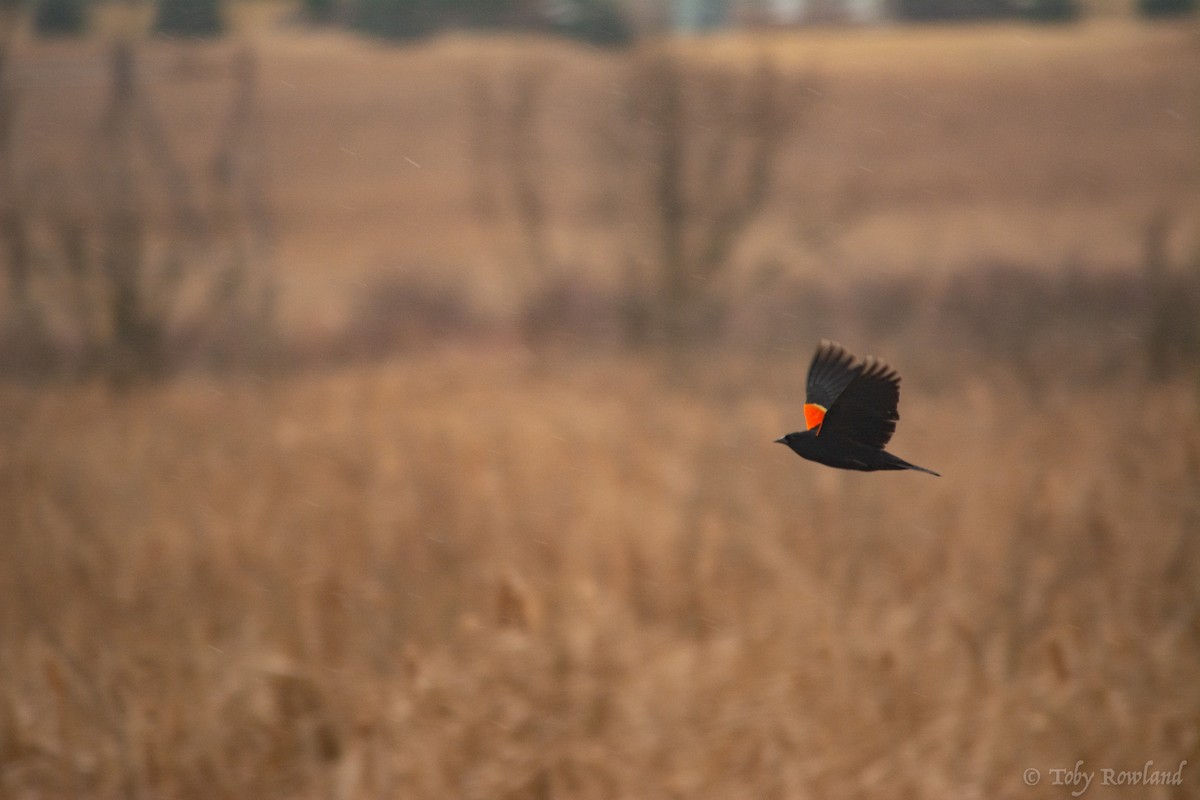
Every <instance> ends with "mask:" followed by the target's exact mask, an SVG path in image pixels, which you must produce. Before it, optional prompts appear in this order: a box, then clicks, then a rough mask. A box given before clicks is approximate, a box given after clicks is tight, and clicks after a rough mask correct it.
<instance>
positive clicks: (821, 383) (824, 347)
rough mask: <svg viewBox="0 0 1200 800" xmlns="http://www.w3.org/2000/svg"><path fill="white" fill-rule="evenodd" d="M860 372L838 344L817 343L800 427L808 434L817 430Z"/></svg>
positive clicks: (852, 359) (851, 358) (810, 366)
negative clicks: (818, 345) (802, 423)
mask: <svg viewBox="0 0 1200 800" xmlns="http://www.w3.org/2000/svg"><path fill="white" fill-rule="evenodd" d="M861 371H862V367H861V366H860V365H858V364H855V363H854V356H852V355H850V354H849V353H847V352H846V351H845V349H844V348H843V347H842V346H841V345H840V344H838V343H836V342H830V341H826V340H824V339H822V340H821V345H820V347H818V348H817V352H816V354H815V355H814V356H813V360H812V363H811V364H809V366H808V385H807V397H806V398H805V401H804V423H805V425H806V426H807V428H808V429H809V430H812V429H813V428H820V427H821V425H822V424H823V422H824V420H825V415H826V414H827V413H828V412H829V409H831V408H833V404H834V403H835V402H837V399H838V397H840V396H841V394H842V392H844V391H845V390H846V387H847V386H849V385H850V383H851V381H853V380H854V379H855V378H857V377H858V375H859V373H860V372H861Z"/></svg>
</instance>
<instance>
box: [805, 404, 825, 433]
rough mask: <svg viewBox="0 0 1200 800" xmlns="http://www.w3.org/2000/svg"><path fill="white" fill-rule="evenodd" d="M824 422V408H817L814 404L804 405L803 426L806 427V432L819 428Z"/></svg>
mask: <svg viewBox="0 0 1200 800" xmlns="http://www.w3.org/2000/svg"><path fill="white" fill-rule="evenodd" d="M824 421H825V406H819V405H817V404H816V403H805V404H804V424H805V425H806V426H808V430H810V431H811V430H812V429H813V428H820V427H821V423H822V422H824Z"/></svg>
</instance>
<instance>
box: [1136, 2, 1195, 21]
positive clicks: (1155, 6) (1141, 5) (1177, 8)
mask: <svg viewBox="0 0 1200 800" xmlns="http://www.w3.org/2000/svg"><path fill="white" fill-rule="evenodd" d="M1196 5H1197V3H1196V0H1138V11H1139V12H1140V13H1141V14H1142V16H1144V17H1177V16H1180V15H1183V14H1192V13H1194V12H1195V11H1196Z"/></svg>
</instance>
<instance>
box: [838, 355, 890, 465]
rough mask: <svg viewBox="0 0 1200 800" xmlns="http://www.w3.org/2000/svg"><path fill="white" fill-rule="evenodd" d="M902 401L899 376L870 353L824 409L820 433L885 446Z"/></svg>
mask: <svg viewBox="0 0 1200 800" xmlns="http://www.w3.org/2000/svg"><path fill="white" fill-rule="evenodd" d="M899 405H900V376H899V375H898V374H896V371H895V370H894V369H892V368H891V367H889V366H888V365H887V364H885V363H883V362H882V361H879V360H878V359H875V358H870V357H868V358H867V359H866V361H864V362H862V363H861V364H858V365H856V367H855V375H854V377H853V378H852V379H851V380H850V381H849V382H848V383H847V384H846V386H845V388H843V389H842V392H841V394H839V395H838V396H837V399H836V400H834V402H833V404H832V405H831V406H829V408H828V410H827V411H826V412H825V414H824V419H823V420H822V423H821V430H820V431H819V433H820V434H822V435H828V434H837V435H839V436H845V437H847V438H849V439H853V440H854V441H856V442H860V443H862V444H865V445H868V446H870V447H877V448H880V449H882V448H883V447H884V446H885V445H886V444H887V443H888V442H889V441H890V440H891V438H892V434H893V433H895V432H896V421H897V420H898V419H900V413H899V411H898V410H897V409H898V407H899Z"/></svg>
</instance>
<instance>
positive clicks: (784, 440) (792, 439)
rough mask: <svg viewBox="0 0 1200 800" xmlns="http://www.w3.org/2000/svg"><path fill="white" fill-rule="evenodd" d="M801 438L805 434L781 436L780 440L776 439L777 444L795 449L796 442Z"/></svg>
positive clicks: (797, 433)
mask: <svg viewBox="0 0 1200 800" xmlns="http://www.w3.org/2000/svg"><path fill="white" fill-rule="evenodd" d="M801 436H803V434H802V433H799V432H796V433H789V434H787V435H785V436H781V437H779V438H778V439H776V440H775V444H786V445H787V446H788V447H795V446H796V442H797V441H798V440H799V439H800V437H801Z"/></svg>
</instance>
